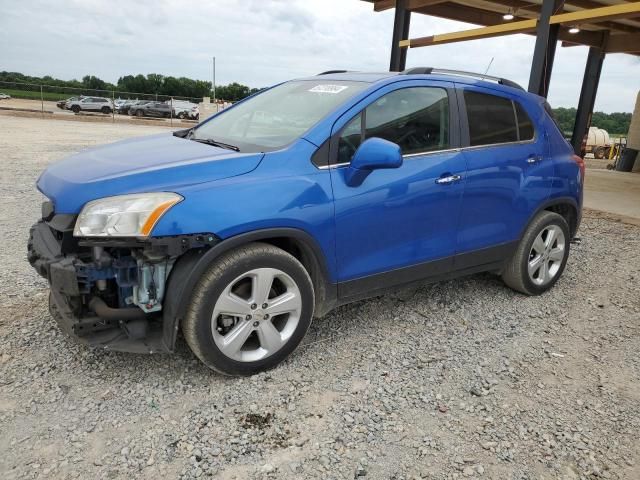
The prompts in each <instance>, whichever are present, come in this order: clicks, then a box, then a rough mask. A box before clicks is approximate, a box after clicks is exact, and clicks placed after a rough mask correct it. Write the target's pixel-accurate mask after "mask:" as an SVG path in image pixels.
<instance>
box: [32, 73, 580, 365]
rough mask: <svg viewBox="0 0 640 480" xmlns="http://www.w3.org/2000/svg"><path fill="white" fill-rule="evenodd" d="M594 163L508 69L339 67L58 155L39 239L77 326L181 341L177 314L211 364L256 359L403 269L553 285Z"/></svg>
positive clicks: (101, 336) (36, 245)
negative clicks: (181, 123) (139, 133)
mask: <svg viewBox="0 0 640 480" xmlns="http://www.w3.org/2000/svg"><path fill="white" fill-rule="evenodd" d="M480 78H484V79H480ZM154 108H156V107H154ZM256 112H262V113H261V114H260V115H258V116H259V117H260V121H259V122H257V123H256V122H255V121H254V119H253V118H254V114H255V113H256ZM267 118H279V119H280V121H278V122H273V123H266V122H264V119H267ZM583 181H584V162H583V161H582V159H581V158H579V157H577V156H576V155H574V154H573V150H572V148H571V146H570V145H569V144H568V143H567V142H566V141H565V140H564V139H563V138H562V134H561V132H560V131H559V130H558V128H557V126H556V125H555V123H554V121H553V119H552V118H551V116H550V108H549V106H548V105H547V104H546V102H545V99H544V98H541V97H538V96H536V95H534V94H530V93H527V92H526V91H524V90H523V89H521V88H520V87H518V86H517V85H516V84H514V83H512V82H509V81H507V80H503V79H494V78H491V77H486V76H484V75H479V76H476V75H472V74H468V75H467V74H462V73H460V72H454V73H453V74H452V73H446V72H445V73H442V72H439V71H437V70H435V69H430V68H419V69H411V70H408V71H406V72H403V73H401V74H395V73H380V74H378V73H332V74H325V75H319V76H315V77H310V78H303V79H299V80H293V81H289V82H285V83H283V84H280V85H278V86H275V87H273V88H270V89H267V90H264V91H262V92H260V93H259V94H257V95H255V96H253V97H250V98H249V99H247V100H245V101H242V102H238V103H236V104H234V105H233V106H232V107H230V108H228V109H225V110H224V111H222V112H221V113H219V114H218V115H215V116H213V117H211V118H209V119H208V120H207V121H206V122H203V123H201V124H199V125H197V126H194V127H193V128H189V129H186V130H181V131H178V132H174V133H173V134H168V133H167V134H159V135H154V136H150V137H143V138H139V139H127V140H123V141H121V142H118V143H115V144H112V145H106V146H100V147H96V148H92V149H89V150H84V151H82V152H80V153H78V154H76V155H73V156H71V157H69V158H67V159H66V160H64V161H62V162H60V163H57V164H53V165H51V166H49V167H48V168H47V169H46V170H45V171H44V173H43V174H42V175H41V177H40V178H39V180H38V183H37V186H38V189H39V190H40V192H42V193H43V194H44V195H45V196H46V197H47V199H48V200H47V201H46V202H45V203H44V204H43V207H42V219H40V220H39V221H38V222H37V223H36V224H35V225H34V226H33V227H32V229H31V233H30V240H29V246H28V252H29V253H28V258H29V261H30V263H31V265H33V267H34V268H35V269H36V270H37V271H38V272H39V273H40V274H41V275H43V276H44V277H45V278H47V279H48V281H49V283H50V286H51V294H50V310H51V314H52V316H53V317H54V318H55V319H56V320H57V321H58V322H59V324H60V325H61V327H62V328H63V329H64V330H65V331H66V332H68V333H70V334H71V336H73V337H75V338H76V339H78V340H79V341H81V342H83V343H85V344H88V345H94V346H97V347H100V348H108V349H109V350H120V351H132V352H171V351H173V350H174V347H175V341H176V335H177V333H178V329H179V328H181V329H182V332H183V334H184V338H185V339H186V341H187V343H188V345H189V346H190V347H191V349H192V350H193V352H194V353H195V355H196V356H197V357H198V358H200V359H201V360H202V361H203V362H204V363H205V364H206V365H208V366H209V367H211V368H213V369H215V370H217V371H219V372H222V373H225V374H229V375H249V374H253V373H255V372H259V371H261V370H264V369H267V368H270V367H273V366H275V365H276V364H278V363H279V362H281V361H282V360H283V359H285V358H286V357H287V356H288V355H289V354H290V353H291V352H292V351H293V350H294V349H295V348H296V346H297V345H298V344H299V343H300V341H301V340H302V338H303V337H304V335H305V332H306V330H307V328H308V327H309V324H310V322H311V319H312V317H314V316H315V317H320V316H323V315H325V314H326V313H327V312H329V311H331V310H332V309H333V308H335V307H336V306H338V305H342V304H345V303H349V302H353V301H355V300H360V299H363V298H367V297H371V296H374V295H381V294H384V293H385V292H387V291H389V289H390V288H392V287H397V286H399V285H402V284H405V283H408V282H414V281H427V282H432V281H437V280H441V279H451V278H454V277H458V276H461V275H468V274H471V273H477V272H494V273H496V274H498V275H500V276H501V277H502V279H503V280H504V282H505V283H506V285H508V286H509V287H511V288H513V289H514V290H516V291H518V292H522V293H523V294H525V295H539V294H541V293H543V292H545V291H547V290H548V289H550V288H551V287H552V286H553V285H554V284H555V283H556V282H557V281H558V279H559V278H560V276H561V275H562V272H563V270H564V269H565V265H566V263H567V258H568V256H569V250H570V241H571V239H572V238H573V237H574V235H575V234H576V231H577V230H578V227H579V224H580V218H581V211H582V192H583ZM514 301H515V300H514ZM541 302H542V303H543V301H542V300H541ZM542 303H541V304H542ZM398 322H400V323H398ZM396 323H398V328H402V318H400V319H396ZM381 348H384V347H381Z"/></svg>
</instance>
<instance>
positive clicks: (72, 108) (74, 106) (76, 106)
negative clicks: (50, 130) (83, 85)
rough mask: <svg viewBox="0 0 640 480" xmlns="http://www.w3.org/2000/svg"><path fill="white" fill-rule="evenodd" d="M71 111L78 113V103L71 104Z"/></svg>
mask: <svg viewBox="0 0 640 480" xmlns="http://www.w3.org/2000/svg"><path fill="white" fill-rule="evenodd" d="M71 111H72V112H73V113H80V105H73V106H72V107H71Z"/></svg>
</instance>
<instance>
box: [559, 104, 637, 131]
mask: <svg viewBox="0 0 640 480" xmlns="http://www.w3.org/2000/svg"><path fill="white" fill-rule="evenodd" d="M553 115H554V116H555V118H556V122H557V123H558V126H559V127H560V130H561V131H562V133H564V134H565V135H569V136H570V135H571V133H572V132H573V124H574V122H575V120H576V109H575V108H563V107H558V108H554V109H553ZM630 123H631V114H630V113H623V112H614V113H603V112H593V116H592V117H591V126H592V127H598V128H602V129H603V130H606V131H607V132H609V134H610V135H626V134H627V133H628V132H629V124H630Z"/></svg>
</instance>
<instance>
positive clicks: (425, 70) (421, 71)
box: [400, 67, 524, 90]
mask: <svg viewBox="0 0 640 480" xmlns="http://www.w3.org/2000/svg"><path fill="white" fill-rule="evenodd" d="M432 73H442V74H445V75H460V76H466V77H475V78H479V79H480V80H493V81H494V82H497V83H499V84H500V85H506V86H507V87H513V88H517V89H518V90H524V88H522V87H521V86H520V85H518V84H517V83H516V82H513V81H511V80H507V79H506V78H500V77H493V76H491V75H485V74H483V73H474V72H465V71H464V70H449V69H446V68H433V67H415V68H409V69H407V70H403V71H402V72H400V75H430V74H432Z"/></svg>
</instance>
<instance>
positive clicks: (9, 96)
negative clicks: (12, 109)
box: [0, 92, 11, 100]
mask: <svg viewBox="0 0 640 480" xmlns="http://www.w3.org/2000/svg"><path fill="white" fill-rule="evenodd" d="M9 98H11V95H7V94H6V93H2V92H0V100H8V99H9Z"/></svg>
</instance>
